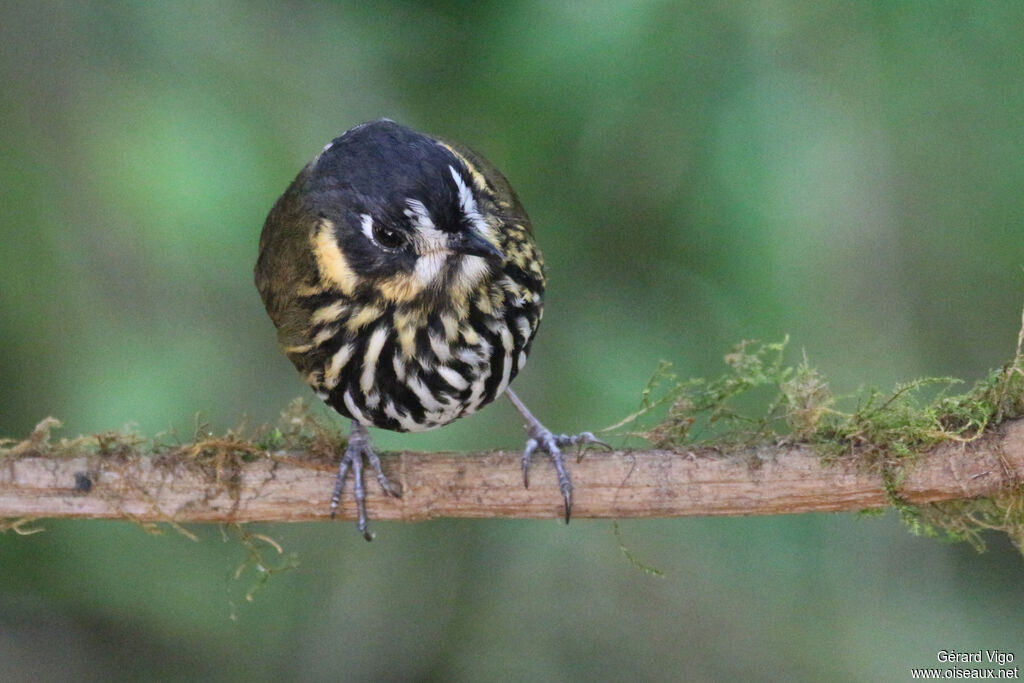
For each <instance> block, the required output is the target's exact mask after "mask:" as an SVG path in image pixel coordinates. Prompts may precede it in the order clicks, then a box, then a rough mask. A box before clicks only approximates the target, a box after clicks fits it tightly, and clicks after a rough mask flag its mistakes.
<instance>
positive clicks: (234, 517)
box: [0, 419, 1024, 524]
mask: <svg viewBox="0 0 1024 683" xmlns="http://www.w3.org/2000/svg"><path fill="white" fill-rule="evenodd" d="M52 426H53V423H51V422H44V423H43V424H41V425H40V427H39V428H38V429H37V430H36V432H34V433H33V436H32V437H30V438H29V439H27V440H26V441H24V442H22V443H20V444H18V445H17V446H15V447H14V448H13V449H9V450H8V452H7V453H6V455H4V456H3V457H2V458H0V518H3V517H6V518H11V519H22V518H53V517H65V518H102V519H126V520H134V521H138V522H144V523H152V522H172V523H176V524H177V523H186V522H227V523H237V522H255V521H264V522H266V521H305V520H322V519H327V518H328V512H329V509H328V497H329V495H330V492H331V489H332V486H333V482H334V476H335V461H334V460H333V459H332V457H331V456H330V455H328V454H327V453H325V452H324V450H323V449H324V447H325V444H321V445H319V446H314V447H312V448H310V449H308V450H305V451H301V452H300V451H292V450H281V449H274V448H267V447H266V446H265V444H260V443H257V442H252V441H245V440H242V439H239V438H236V437H234V436H231V435H230V434H229V435H228V436H226V437H219V438H216V439H214V438H209V439H200V440H197V441H196V442H194V443H190V444H185V445H179V446H174V447H169V446H161V447H157V448H152V447H151V445H150V446H147V445H145V444H144V443H141V442H138V441H133V440H132V439H124V438H115V437H114V436H112V435H106V437H105V438H104V436H103V435H101V437H100V438H98V439H95V438H92V439H89V438H84V439H78V440H73V441H63V442H60V443H56V444H53V443H50V440H49V438H48V432H49V429H50V428H51V427H52ZM382 459H383V461H384V467H385V470H386V472H387V473H388V475H389V476H390V477H391V478H392V480H393V481H397V482H399V483H400V484H401V486H402V490H403V492H404V494H403V496H402V498H401V499H394V498H388V497H385V496H384V495H382V494H381V492H380V491H379V490H375V487H374V485H373V484H372V482H371V486H370V489H371V490H370V491H369V505H370V509H371V511H372V516H373V517H374V518H375V519H389V520H405V521H412V520H424V519H431V518H435V517H524V518H552V519H554V518H559V517H561V515H562V509H561V498H560V495H559V492H558V489H557V486H556V483H555V477H554V473H553V471H551V472H545V471H544V463H542V462H540V461H538V464H537V465H536V466H535V467H537V471H536V472H535V474H534V476H533V477H531V487H530V488H529V489H524V488H523V485H522V480H521V475H520V470H519V453H515V452H505V451H493V452H486V453H465V454H451V453H411V452H402V453H393V454H386V455H384V456H383V458H382ZM573 479H574V481H575V484H576V493H575V497H574V500H575V502H574V506H573V516H574V517H576V518H585V517H612V518H629V517H673V516H699V515H766V514H787V513H800V512H817V511H839V510H863V509H872V508H881V507H885V506H888V505H891V504H892V503H893V499H894V495H895V496H898V499H899V500H900V501H901V502H903V503H906V504H909V505H924V504H930V503H936V502H941V501H953V500H963V499H971V498H977V497H997V496H1001V495H1006V494H1010V493H1012V492H1016V491H1017V490H1018V489H1019V487H1020V486H1021V484H1022V482H1024V419H1016V420H1010V421H1007V422H1006V423H1004V424H1003V425H1001V426H1000V427H998V428H996V429H993V430H990V431H989V432H987V433H985V434H983V435H981V436H979V437H978V438H976V439H973V440H971V441H969V442H946V443H941V444H939V445H937V446H932V447H930V448H928V449H927V450H925V451H924V452H921V453H919V454H917V457H915V458H914V459H913V461H912V462H911V463H909V464H908V465H907V466H906V467H905V468H904V469H903V470H902V471H901V473H900V477H899V478H898V479H899V480H898V481H896V482H895V483H892V482H891V481H887V480H886V478H885V477H884V476H883V469H882V468H881V467H880V466H878V465H877V464H876V465H873V466H872V465H865V463H864V461H863V460H862V459H861V458H858V457H857V456H856V453H852V454H850V455H849V456H840V457H835V458H831V459H830V461H829V462H825V461H823V459H822V458H821V456H820V453H819V452H817V451H816V450H815V449H814V448H812V447H811V446H808V445H804V444H786V443H777V444H774V445H759V446H747V447H737V448H731V449H729V452H728V453H727V454H725V453H723V452H721V451H720V450H719V449H718V448H716V447H702V448H693V449H678V448H675V449H663V450H635V451H626V450H616V451H614V452H603V451H594V452H591V453H589V454H587V456H586V457H585V458H584V459H583V460H582V461H580V462H578V463H576V464H575V466H574V468H573ZM887 489H891V490H887ZM341 512H342V514H341V516H342V517H350V516H351V515H352V513H353V506H352V505H351V500H350V499H347V500H346V501H345V504H344V505H343V508H342V511H341Z"/></svg>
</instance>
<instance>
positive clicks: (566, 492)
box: [505, 389, 611, 524]
mask: <svg viewBox="0 0 1024 683" xmlns="http://www.w3.org/2000/svg"><path fill="white" fill-rule="evenodd" d="M505 394H506V395H507V396H508V400H510V401H512V405H514V406H515V407H516V410H518V411H519V414H520V415H522V416H523V419H524V420H526V425H525V427H526V448H525V449H524V450H523V486H525V487H526V488H530V460H531V459H532V458H533V453H534V451H537V450H541V451H545V452H547V454H548V455H549V456H550V457H551V462H553V463H554V465H555V472H556V473H557V475H558V488H559V489H560V490H561V491H562V499H563V500H564V501H565V523H566V524H568V523H569V516H570V515H571V514H572V479H570V478H569V472H568V471H567V470H566V469H565V458H564V457H563V456H562V451H561V449H562V448H565V447H567V446H579V448H580V449H581V450H582V449H583V448H584V447H586V445H587V444H591V443H595V444H598V445H601V446H604V447H605V448H611V446H609V445H608V444H606V443H605V442H604V441H601V440H600V439H598V438H597V437H596V436H594V435H593V434H592V433H591V432H582V433H580V434H573V435H569V434H553V433H552V432H551V430H550V429H548V428H547V427H545V426H544V425H542V424H541V423H540V420H538V419H537V418H536V417H534V416H533V413H531V412H530V410H529V409H528V408H527V407H526V405H525V404H523V402H522V401H520V400H519V397H518V396H516V395H515V392H513V391H512V390H511V389H508V390H506V391H505Z"/></svg>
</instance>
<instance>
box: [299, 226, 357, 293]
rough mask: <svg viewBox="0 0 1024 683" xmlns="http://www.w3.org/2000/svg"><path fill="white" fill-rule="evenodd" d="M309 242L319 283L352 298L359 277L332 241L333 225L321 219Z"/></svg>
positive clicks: (335, 241)
mask: <svg viewBox="0 0 1024 683" xmlns="http://www.w3.org/2000/svg"><path fill="white" fill-rule="evenodd" d="M310 241H311V242H312V244H313V254H314V255H315V256H316V265H317V268H318V269H319V270H320V281H321V282H322V283H323V285H324V286H325V287H329V286H334V287H337V288H338V289H340V290H341V292H342V294H344V295H345V296H352V292H354V291H355V289H356V284H358V282H359V277H358V276H357V275H356V274H355V272H354V271H353V270H352V268H351V267H350V266H349V265H348V259H346V258H345V255H344V254H343V253H341V249H340V248H339V247H338V242H337V240H335V239H334V223H331V222H330V221H328V220H326V219H323V220H321V221H320V223H319V225H317V227H316V229H315V231H314V232H313V235H312V237H310Z"/></svg>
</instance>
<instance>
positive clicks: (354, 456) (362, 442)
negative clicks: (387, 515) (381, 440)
mask: <svg viewBox="0 0 1024 683" xmlns="http://www.w3.org/2000/svg"><path fill="white" fill-rule="evenodd" d="M363 458H366V460H367V462H369V464H370V467H372V468H373V471H374V473H375V474H376V475H377V483H378V484H380V487H381V489H383V490H384V493H386V494H387V495H389V496H394V497H395V498H400V497H401V496H402V492H401V489H400V488H399V487H398V486H396V485H394V484H392V483H391V482H390V481H388V478H387V477H385V476H384V472H383V470H381V466H380V458H378V457H377V454H376V453H374V452H373V449H372V448H371V447H370V432H369V431H367V429H366V427H365V426H364V425H362V424H360V423H358V422H356V421H355V420H352V431H351V432H349V435H348V445H347V446H346V447H345V454H344V455H343V456H342V457H341V463H340V464H339V465H338V477H337V479H336V480H335V482H334V494H333V495H331V519H333V518H334V515H335V514H337V512H338V504H339V503H340V502H341V494H342V493H343V492H344V490H345V478H346V477H347V476H348V471H349V470H350V469H351V470H352V489H353V491H354V493H355V499H356V524H357V525H358V526H359V532H360V533H362V535H363V538H365V539H366V540H367V541H372V540H373V534H371V533H370V531H369V529H368V528H367V519H366V486H365V484H364V482H363Z"/></svg>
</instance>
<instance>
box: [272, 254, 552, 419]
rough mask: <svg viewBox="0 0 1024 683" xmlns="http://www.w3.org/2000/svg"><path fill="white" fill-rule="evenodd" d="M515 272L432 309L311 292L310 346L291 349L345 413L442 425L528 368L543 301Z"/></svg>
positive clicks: (468, 411) (487, 400) (310, 379)
mask: <svg viewBox="0 0 1024 683" xmlns="http://www.w3.org/2000/svg"><path fill="white" fill-rule="evenodd" d="M517 279H519V278H517V277H516V273H511V274H509V273H506V274H504V275H502V276H500V277H498V278H497V279H496V280H495V281H493V282H491V283H489V284H488V285H487V286H486V287H484V288H482V289H481V291H480V292H478V293H477V295H476V296H475V298H467V300H466V301H465V302H464V303H463V305H461V306H454V305H453V306H449V307H442V308H440V309H439V310H434V311H423V310H422V309H420V308H417V307H416V306H415V305H402V304H393V303H392V304H369V305H358V304H356V303H354V302H353V301H351V300H347V299H344V298H337V299H334V300H325V299H326V297H325V296H324V295H323V294H320V295H317V297H316V300H311V301H310V303H311V304H313V307H312V308H311V310H312V314H311V326H310V328H309V332H308V336H309V338H310V340H311V343H310V344H309V345H306V346H304V347H303V348H301V349H295V350H294V351H292V352H291V353H289V355H292V356H293V357H292V360H293V361H294V362H295V364H296V365H297V366H299V367H300V368H304V369H305V370H306V372H307V374H306V380H307V382H308V383H309V384H310V385H311V386H312V387H313V389H314V391H316V392H317V395H318V396H319V397H320V398H321V399H323V400H324V401H325V402H326V403H327V404H328V405H330V406H331V407H332V408H334V409H335V410H337V411H338V412H339V413H341V414H343V415H346V416H348V417H350V418H352V419H355V420H357V421H358V422H360V423H362V424H365V425H368V426H375V427H380V428H383V429H390V430H394V431H401V432H406V431H424V430H428V429H434V428H435V427H440V426H442V425H446V424H448V423H450V422H452V421H453V420H456V419H458V418H459V417H462V416H464V415H469V414H471V413H474V412H476V411H477V410H479V409H480V408H481V407H483V406H485V405H487V404H488V403H490V402H491V401H493V400H494V399H495V398H496V397H498V396H500V395H501V394H502V393H504V391H505V389H506V388H507V387H508V384H509V382H511V381H512V379H513V378H515V376H516V374H517V373H518V372H519V371H520V370H521V369H522V367H523V366H524V365H525V363H526V357H527V354H528V353H529V349H530V343H531V341H532V339H533V336H534V333H535V332H536V330H537V325H538V324H539V322H540V317H541V314H542V307H541V298H540V294H539V293H537V292H536V289H534V288H530V287H525V286H524V285H523V284H522V283H520V282H517ZM286 351H288V350H287V349H286ZM293 354H294V355H293ZM298 356H301V358H300V357H298Z"/></svg>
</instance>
